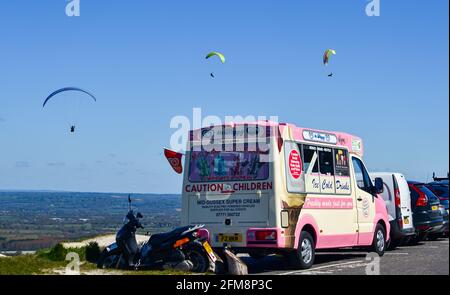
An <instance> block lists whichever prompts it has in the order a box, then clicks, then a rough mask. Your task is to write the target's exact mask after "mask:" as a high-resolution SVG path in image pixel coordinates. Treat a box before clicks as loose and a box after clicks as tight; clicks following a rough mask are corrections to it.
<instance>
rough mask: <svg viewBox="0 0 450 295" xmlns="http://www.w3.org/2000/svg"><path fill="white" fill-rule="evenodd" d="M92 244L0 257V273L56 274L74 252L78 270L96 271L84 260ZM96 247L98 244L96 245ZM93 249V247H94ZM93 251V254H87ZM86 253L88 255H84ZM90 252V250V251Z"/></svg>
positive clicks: (162, 272)
mask: <svg viewBox="0 0 450 295" xmlns="http://www.w3.org/2000/svg"><path fill="white" fill-rule="evenodd" d="M93 246H94V245H89V246H87V247H82V248H69V249H66V248H64V247H63V246H62V245H61V244H58V245H56V246H55V247H53V248H51V249H47V250H42V251H39V252H38V253H36V254H35V255H20V256H12V257H5V258H0V275H44V274H58V273H55V272H54V270H59V271H61V273H62V272H64V268H65V267H66V266H67V264H68V263H69V261H66V260H65V259H66V255H67V253H70V252H75V253H77V254H78V255H79V257H80V262H81V265H80V272H81V274H86V273H89V272H94V273H97V271H99V270H98V269H97V265H96V264H95V263H93V262H88V261H86V256H90V255H95V251H93V250H92V249H93V248H95V247H93ZM97 247H98V246H97ZM94 250H95V249H94ZM90 251H93V252H94V254H89V253H90ZM86 253H88V255H86ZM91 253H92V252H91ZM99 273H101V274H119V275H188V274H191V273H187V272H180V271H174V270H142V271H141V270H140V271H124V270H115V269H113V270H101V271H99Z"/></svg>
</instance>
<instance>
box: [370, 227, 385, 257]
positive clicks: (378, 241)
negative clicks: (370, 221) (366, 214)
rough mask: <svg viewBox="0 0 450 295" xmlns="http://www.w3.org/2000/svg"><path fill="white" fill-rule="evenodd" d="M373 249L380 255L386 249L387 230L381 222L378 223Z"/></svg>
mask: <svg viewBox="0 0 450 295" xmlns="http://www.w3.org/2000/svg"><path fill="white" fill-rule="evenodd" d="M371 250H372V251H374V252H376V253H377V254H378V255H379V256H380V257H381V256H383V255H384V251H385V250H386V232H385V230H384V227H383V226H382V225H381V224H377V227H376V228H375V234H374V236H373V242H372V247H371Z"/></svg>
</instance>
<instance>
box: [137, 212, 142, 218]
mask: <svg viewBox="0 0 450 295" xmlns="http://www.w3.org/2000/svg"><path fill="white" fill-rule="evenodd" d="M143 217H144V216H143V215H142V214H141V212H138V213H137V214H136V218H143Z"/></svg>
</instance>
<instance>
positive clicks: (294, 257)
mask: <svg viewBox="0 0 450 295" xmlns="http://www.w3.org/2000/svg"><path fill="white" fill-rule="evenodd" d="M315 247H316V246H315V244H314V239H313V237H312V236H311V234H310V233H309V232H307V231H302V232H301V234H300V240H299V242H298V248H297V250H296V251H293V252H292V253H291V257H290V262H291V264H292V266H293V267H295V268H298V269H308V268H311V266H312V265H313V264H314V258H315V256H316V250H315Z"/></svg>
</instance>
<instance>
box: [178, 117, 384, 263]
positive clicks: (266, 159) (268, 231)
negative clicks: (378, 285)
mask: <svg viewBox="0 0 450 295" xmlns="http://www.w3.org/2000/svg"><path fill="white" fill-rule="evenodd" d="M362 156H363V143H362V140H361V139H360V138H358V137H356V136H353V135H350V134H346V133H341V132H331V131H321V130H314V129H309V128H301V127H296V126H294V125H292V124H282V123H274V122H270V121H261V122H251V123H242V124H229V125H221V126H214V127H210V128H202V129H198V130H193V131H191V132H190V138H189V144H188V149H187V152H186V163H185V167H186V169H185V173H184V182H183V194H182V195H183V197H182V224H183V225H188V224H204V225H205V228H206V229H205V230H204V232H203V235H205V236H206V237H207V238H208V239H209V241H210V243H211V244H212V246H213V247H216V248H219V247H223V246H229V247H231V248H232V249H234V250H235V251H236V252H244V253H249V254H250V255H251V256H253V257H259V256H263V255H266V254H270V253H278V254H284V255H286V256H287V257H289V258H290V259H291V261H292V262H293V263H294V264H295V265H296V266H297V267H299V268H309V267H311V266H312V265H313V263H314V256H315V250H316V249H327V248H342V247H352V246H357V247H361V246H364V247H367V248H368V249H370V250H371V251H375V252H377V253H378V254H379V255H383V254H384V250H385V248H386V244H387V242H388V241H389V232H390V225H389V217H388V213H387V211H386V205H385V202H384V201H383V198H381V197H380V196H379V195H378V194H379V193H381V192H382V189H383V181H382V180H381V179H376V180H375V184H373V183H372V180H371V178H370V176H369V174H368V172H367V169H366V168H365V166H364V163H363V160H362Z"/></svg>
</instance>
